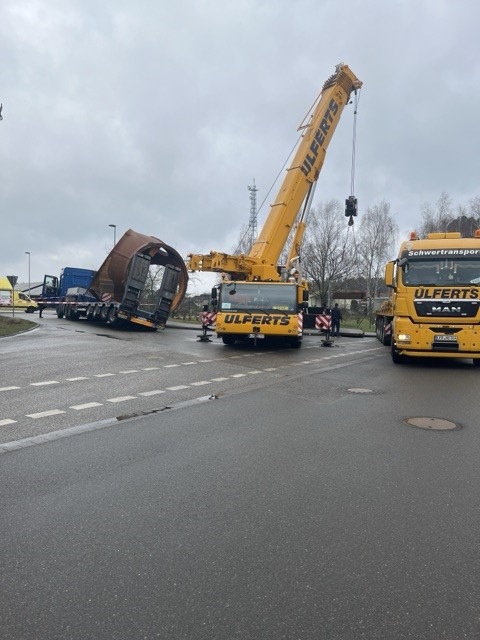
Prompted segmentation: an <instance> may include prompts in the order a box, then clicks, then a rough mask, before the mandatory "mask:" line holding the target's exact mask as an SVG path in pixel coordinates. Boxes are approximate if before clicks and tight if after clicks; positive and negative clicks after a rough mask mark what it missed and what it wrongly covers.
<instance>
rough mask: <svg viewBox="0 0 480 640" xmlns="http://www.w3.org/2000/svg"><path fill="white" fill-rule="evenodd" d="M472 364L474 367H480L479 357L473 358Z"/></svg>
mask: <svg viewBox="0 0 480 640" xmlns="http://www.w3.org/2000/svg"><path fill="white" fill-rule="evenodd" d="M473 366H474V367H480V359H478V358H474V359H473Z"/></svg>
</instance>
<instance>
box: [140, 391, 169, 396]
mask: <svg viewBox="0 0 480 640" xmlns="http://www.w3.org/2000/svg"><path fill="white" fill-rule="evenodd" d="M159 393H165V391H164V390H163V389H152V391H142V392H141V393H139V394H138V395H139V396H147V397H148V396H156V395H158V394H159Z"/></svg>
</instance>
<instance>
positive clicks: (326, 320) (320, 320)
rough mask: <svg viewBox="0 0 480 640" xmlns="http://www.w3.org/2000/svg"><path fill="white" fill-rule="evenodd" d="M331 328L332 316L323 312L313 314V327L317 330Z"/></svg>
mask: <svg viewBox="0 0 480 640" xmlns="http://www.w3.org/2000/svg"><path fill="white" fill-rule="evenodd" d="M331 328H332V318H331V317H330V316H327V315H325V314H323V313H322V314H318V315H317V316H315V329H318V330H319V331H329V330H330V329H331Z"/></svg>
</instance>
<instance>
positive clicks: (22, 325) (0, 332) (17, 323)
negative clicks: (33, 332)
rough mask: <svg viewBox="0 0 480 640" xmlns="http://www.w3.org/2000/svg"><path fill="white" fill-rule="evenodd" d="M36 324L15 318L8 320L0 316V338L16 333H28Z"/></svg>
mask: <svg viewBox="0 0 480 640" xmlns="http://www.w3.org/2000/svg"><path fill="white" fill-rule="evenodd" d="M36 324H37V323H36V322H31V321H30V320H23V319H21V318H17V317H15V318H9V317H7V316H0V338H4V337H6V336H14V335H15V334H16V333H22V332H23V331H28V330H29V329H33V327H35V326H36Z"/></svg>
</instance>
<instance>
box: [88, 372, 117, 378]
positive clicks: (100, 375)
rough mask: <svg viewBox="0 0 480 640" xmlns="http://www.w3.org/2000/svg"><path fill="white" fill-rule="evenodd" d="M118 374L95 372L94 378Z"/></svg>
mask: <svg viewBox="0 0 480 640" xmlns="http://www.w3.org/2000/svg"><path fill="white" fill-rule="evenodd" d="M114 375H116V374H115V373H95V374H94V376H93V377H94V378H109V377H110V376H114Z"/></svg>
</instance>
